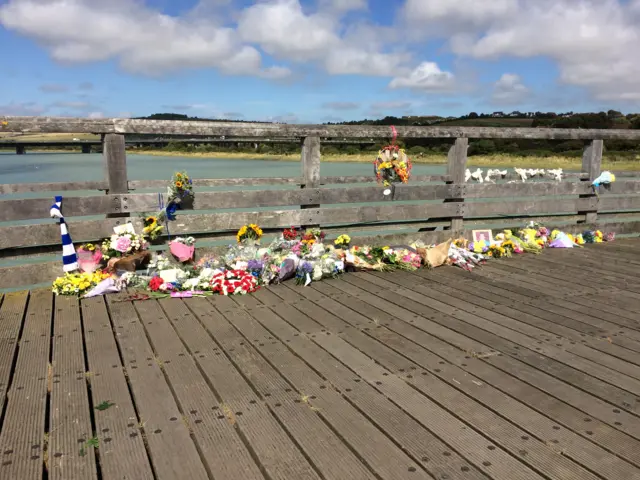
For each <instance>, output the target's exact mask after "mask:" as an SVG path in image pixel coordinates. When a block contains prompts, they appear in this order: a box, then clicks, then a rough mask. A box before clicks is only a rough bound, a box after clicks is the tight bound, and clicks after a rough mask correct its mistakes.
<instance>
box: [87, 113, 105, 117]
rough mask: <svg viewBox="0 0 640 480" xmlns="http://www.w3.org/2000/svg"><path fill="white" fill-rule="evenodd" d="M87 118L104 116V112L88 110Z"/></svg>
mask: <svg viewBox="0 0 640 480" xmlns="http://www.w3.org/2000/svg"><path fill="white" fill-rule="evenodd" d="M87 116H88V117H89V118H104V113H102V112H89V114H88V115H87Z"/></svg>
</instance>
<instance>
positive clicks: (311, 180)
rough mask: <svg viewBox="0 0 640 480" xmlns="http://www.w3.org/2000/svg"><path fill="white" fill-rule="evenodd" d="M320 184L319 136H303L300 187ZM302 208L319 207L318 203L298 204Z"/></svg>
mask: <svg viewBox="0 0 640 480" xmlns="http://www.w3.org/2000/svg"><path fill="white" fill-rule="evenodd" d="M319 186H320V137H305V138H304V140H303V141H302V185H301V187H302V188H317V187H319ZM300 208H302V209H303V210H306V209H309V208H320V205H319V204H316V203H308V204H302V205H300ZM302 226H303V227H308V228H310V227H317V226H318V225H302Z"/></svg>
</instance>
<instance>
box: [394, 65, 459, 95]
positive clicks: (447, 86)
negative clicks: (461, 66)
mask: <svg viewBox="0 0 640 480" xmlns="http://www.w3.org/2000/svg"><path fill="white" fill-rule="evenodd" d="M454 78H455V77H454V75H453V73H451V72H446V71H442V70H440V67H438V65H437V64H436V63H434V62H423V63H421V64H420V65H418V66H417V67H416V68H415V69H414V70H413V71H412V72H410V73H409V74H408V75H406V76H398V77H395V78H394V79H393V80H391V83H389V88H410V89H412V90H420V91H425V92H444V91H449V90H451V89H452V88H453V86H454Z"/></svg>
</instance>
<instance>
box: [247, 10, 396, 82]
mask: <svg viewBox="0 0 640 480" xmlns="http://www.w3.org/2000/svg"><path fill="white" fill-rule="evenodd" d="M339 1H345V0H335V1H333V2H332V4H335V5H337V4H338V3H339ZM324 3H325V4H326V3H327V2H324ZM359 4H363V2H354V0H349V1H348V2H347V4H346V5H343V6H344V7H345V8H343V9H342V10H341V11H339V12H338V13H336V12H335V11H332V10H331V9H329V10H328V11H326V12H324V11H322V10H320V11H318V12H316V13H312V14H306V13H305V12H304V11H303V9H302V6H301V4H300V2H299V0H267V1H264V2H261V3H257V4H255V5H253V6H251V7H249V8H247V9H246V10H244V11H243V12H242V14H241V15H240V19H239V21H238V32H239V34H240V36H241V38H242V39H243V40H244V41H245V42H249V43H252V44H255V45H257V46H259V47H260V48H261V49H263V50H264V51H265V52H267V53H268V54H269V55H272V56H274V57H275V58H278V59H287V60H291V61H294V62H298V63H305V62H309V61H317V62H319V63H320V64H322V65H324V67H325V69H326V71H327V72H328V73H329V74H332V75H371V76H375V75H381V76H391V75H392V74H393V70H394V69H396V68H398V67H399V66H400V65H401V64H403V63H404V62H406V61H407V60H408V56H407V55H406V54H388V53H384V52H381V51H379V49H380V47H381V45H380V44H379V41H377V42H363V41H362V37H363V36H367V37H368V36H369V34H371V37H373V33H374V32H373V30H372V29H371V27H370V26H366V25H359V24H354V25H350V26H349V28H348V29H346V33H345V34H344V35H342V36H341V35H340V34H339V32H340V30H341V25H340V21H339V16H340V14H342V13H344V11H345V10H349V9H353V8H356V7H357V6H358V5H359ZM363 6H365V5H363ZM347 7H348V8H347ZM356 32H357V33H359V35H356V34H355V33H356Z"/></svg>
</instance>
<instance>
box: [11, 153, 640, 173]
mask: <svg viewBox="0 0 640 480" xmlns="http://www.w3.org/2000/svg"><path fill="white" fill-rule="evenodd" d="M0 152H3V150H0ZM8 152H10V150H8ZM29 153H39V154H43V153H55V154H63V153H67V154H78V155H86V154H82V153H80V152H79V151H75V150H29V151H27V155H28V154H29ZM127 155H131V156H134V155H148V156H152V157H185V158H201V159H226V160H267V161H280V162H299V161H300V154H299V153H292V154H269V153H247V152H176V151H164V150H127ZM375 155H376V154H375V153H361V154H355V155H349V154H346V153H345V154H328V155H322V158H321V160H322V162H327V163H335V162H344V163H372V162H373V160H374V159H375ZM410 157H411V161H412V162H413V164H414V165H446V164H447V155H445V154H441V155H435V154H427V155H421V156H410ZM614 157H615V155H614ZM468 165H469V168H472V167H473V168H476V167H482V168H489V167H492V168H518V167H524V168H546V169H552V168H562V169H564V170H580V169H581V168H582V158H581V157H567V156H562V155H557V156H551V157H534V156H526V157H525V156H521V155H513V154H504V153H501V154H494V155H474V156H471V157H469V160H468ZM602 170H618V171H639V172H640V160H615V161H612V160H610V159H608V155H607V154H606V153H605V154H604V155H603V160H602Z"/></svg>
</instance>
